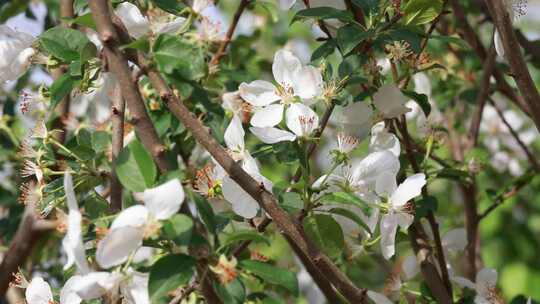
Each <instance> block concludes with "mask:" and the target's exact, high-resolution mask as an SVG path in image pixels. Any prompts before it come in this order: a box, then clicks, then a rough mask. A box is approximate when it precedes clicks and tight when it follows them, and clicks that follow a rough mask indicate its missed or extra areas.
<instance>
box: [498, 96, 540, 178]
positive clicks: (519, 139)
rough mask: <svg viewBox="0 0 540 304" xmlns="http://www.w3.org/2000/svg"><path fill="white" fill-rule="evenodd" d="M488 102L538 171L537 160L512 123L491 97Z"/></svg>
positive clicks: (539, 167) (539, 168)
mask: <svg viewBox="0 0 540 304" xmlns="http://www.w3.org/2000/svg"><path fill="white" fill-rule="evenodd" d="M489 103H490V104H491V105H492V106H493V108H495V111H497V114H498V115H499V117H500V118H501V120H502V122H503V123H504V125H505V126H506V127H507V128H508V130H509V131H510V134H512V137H514V139H515V140H516V142H517V144H518V145H519V146H520V147H521V149H522V150H523V152H524V153H525V155H526V156H527V159H528V160H529V162H530V163H531V164H532V166H533V168H534V169H535V170H536V171H540V166H538V161H537V160H536V157H534V155H533V154H532V153H531V151H530V150H529V148H527V145H526V144H525V143H524V142H523V141H522V140H521V138H519V134H518V133H517V132H516V130H514V128H513V127H512V125H510V123H509V122H508V120H506V117H504V113H503V112H502V111H501V109H500V108H499V107H498V106H497V104H496V103H495V102H494V101H493V99H491V98H490V99H489Z"/></svg>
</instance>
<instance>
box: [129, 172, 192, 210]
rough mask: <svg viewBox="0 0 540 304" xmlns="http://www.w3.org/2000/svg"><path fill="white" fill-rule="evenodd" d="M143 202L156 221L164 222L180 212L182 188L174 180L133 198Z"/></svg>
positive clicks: (182, 197)
mask: <svg viewBox="0 0 540 304" xmlns="http://www.w3.org/2000/svg"><path fill="white" fill-rule="evenodd" d="M135 197H136V198H137V199H140V200H142V201H143V202H144V205H145V206H146V208H148V211H149V212H150V214H152V216H153V217H154V218H156V219H158V220H166V219H168V218H170V217H171V216H173V215H174V214H176V213H177V212H178V210H180V206H182V203H183V202H184V198H185V194H184V188H182V184H181V183H180V181H179V180H178V179H177V178H175V179H171V180H170V181H168V182H166V183H164V184H161V185H159V186H157V187H154V188H150V189H146V190H144V192H142V193H137V194H136V196H135Z"/></svg>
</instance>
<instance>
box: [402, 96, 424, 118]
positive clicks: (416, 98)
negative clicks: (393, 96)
mask: <svg viewBox="0 0 540 304" xmlns="http://www.w3.org/2000/svg"><path fill="white" fill-rule="evenodd" d="M401 91H402V92H403V94H405V96H407V97H409V98H411V99H412V100H414V101H415V102H416V103H417V104H418V105H419V106H420V108H421V109H422V111H423V112H424V115H426V117H428V116H429V114H430V113H431V104H430V103H429V101H428V97H427V96H426V95H425V94H418V93H416V92H415V91H407V90H401Z"/></svg>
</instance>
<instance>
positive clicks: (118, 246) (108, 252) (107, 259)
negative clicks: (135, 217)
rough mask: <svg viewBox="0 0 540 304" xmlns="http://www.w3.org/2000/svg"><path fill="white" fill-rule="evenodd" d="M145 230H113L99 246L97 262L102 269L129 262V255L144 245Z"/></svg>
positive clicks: (123, 228)
mask: <svg viewBox="0 0 540 304" xmlns="http://www.w3.org/2000/svg"><path fill="white" fill-rule="evenodd" d="M142 240H143V230H142V229H139V228H134V227H122V228H118V229H114V230H111V231H110V232H109V233H108V234H107V236H105V238H103V240H101V241H100V242H99V243H98V245H97V251H96V260H97V262H98V264H99V266H101V267H102V268H105V269H107V268H110V267H113V266H116V265H120V264H122V263H124V262H125V261H127V259H128V257H129V255H130V254H131V253H132V252H134V251H135V250H137V249H138V248H139V247H141V245H142Z"/></svg>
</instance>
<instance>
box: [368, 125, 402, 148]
mask: <svg viewBox="0 0 540 304" xmlns="http://www.w3.org/2000/svg"><path fill="white" fill-rule="evenodd" d="M383 150H388V151H390V152H392V154H394V155H395V156H396V157H399V154H400V153H401V146H400V143H399V140H398V138H397V137H396V136H395V135H394V134H392V133H390V132H388V131H387V130H386V128H385V126H384V122H380V123H378V124H376V125H375V126H373V128H371V138H370V141H369V152H376V151H383Z"/></svg>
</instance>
